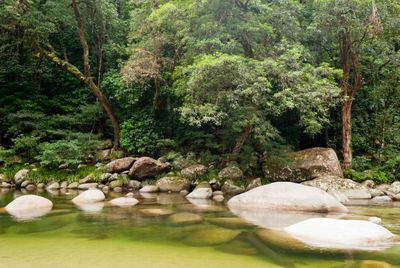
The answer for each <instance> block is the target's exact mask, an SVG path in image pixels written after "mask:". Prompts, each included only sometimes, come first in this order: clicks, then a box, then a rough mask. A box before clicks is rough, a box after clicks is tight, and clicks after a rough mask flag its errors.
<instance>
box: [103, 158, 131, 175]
mask: <svg viewBox="0 0 400 268" xmlns="http://www.w3.org/2000/svg"><path fill="white" fill-rule="evenodd" d="M135 160H136V158H134V157H124V158H120V159H116V160H114V161H111V162H110V163H108V164H107V165H106V166H105V172H108V173H121V172H122V171H125V170H129V169H130V168H131V167H132V164H133V162H135Z"/></svg>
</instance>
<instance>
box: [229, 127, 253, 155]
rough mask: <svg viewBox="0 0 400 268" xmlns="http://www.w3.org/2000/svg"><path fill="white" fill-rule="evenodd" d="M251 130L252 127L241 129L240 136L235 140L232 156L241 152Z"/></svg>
mask: <svg viewBox="0 0 400 268" xmlns="http://www.w3.org/2000/svg"><path fill="white" fill-rule="evenodd" d="M252 130H253V127H252V126H247V127H245V128H244V129H243V131H242V133H241V134H240V136H239V137H238V138H237V139H236V144H235V147H234V148H233V150H232V154H239V153H240V151H241V150H242V146H243V144H244V143H245V142H246V141H247V139H248V138H249V137H250V134H251V131H252Z"/></svg>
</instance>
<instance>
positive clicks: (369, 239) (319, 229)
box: [284, 218, 395, 250]
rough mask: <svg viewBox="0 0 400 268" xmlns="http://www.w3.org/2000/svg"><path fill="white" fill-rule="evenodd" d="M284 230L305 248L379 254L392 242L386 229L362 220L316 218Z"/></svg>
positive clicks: (391, 235) (392, 237) (392, 238)
mask: <svg viewBox="0 0 400 268" xmlns="http://www.w3.org/2000/svg"><path fill="white" fill-rule="evenodd" d="M284 230H285V232H287V233H288V234H289V235H291V236H292V237H293V238H295V239H297V240H299V241H301V242H303V243H304V244H306V245H309V246H311V247H316V248H327V249H353V250H379V249H383V248H385V247H387V246H389V245H390V244H391V243H392V242H393V240H394V239H395V235H394V234H392V233H391V232H390V231H389V230H387V229H386V228H384V227H382V226H380V225H377V224H375V223H372V222H370V221H363V220H339V219H330V218H315V219H308V220H305V221H302V222H299V223H296V224H293V225H291V226H288V227H286V228H285V229H284Z"/></svg>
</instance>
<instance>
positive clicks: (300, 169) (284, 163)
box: [263, 148, 343, 182]
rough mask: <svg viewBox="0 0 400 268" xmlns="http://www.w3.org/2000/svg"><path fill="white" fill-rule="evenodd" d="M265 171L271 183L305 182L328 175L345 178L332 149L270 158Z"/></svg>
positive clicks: (304, 151) (313, 149)
mask: <svg viewBox="0 0 400 268" xmlns="http://www.w3.org/2000/svg"><path fill="white" fill-rule="evenodd" d="M263 171H264V175H265V177H266V178H267V179H269V180H270V181H290V182H303V181H307V180H311V179H314V178H318V177H321V176H326V175H331V176H337V177H343V172H342V169H341V166H340V162H339V159H338V157H337V155H336V153H335V151H334V150H333V149H330V148H310V149H307V150H303V151H298V152H291V153H288V154H287V155H285V156H273V157H269V158H268V159H267V160H266V161H265V162H264V165H263Z"/></svg>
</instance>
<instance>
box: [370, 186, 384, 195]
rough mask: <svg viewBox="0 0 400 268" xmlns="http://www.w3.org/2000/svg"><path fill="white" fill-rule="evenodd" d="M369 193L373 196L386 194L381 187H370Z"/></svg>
mask: <svg viewBox="0 0 400 268" xmlns="http://www.w3.org/2000/svg"><path fill="white" fill-rule="evenodd" d="M369 193H370V194H371V197H375V196H382V195H385V193H384V192H383V191H381V190H379V189H371V188H370V189H369Z"/></svg>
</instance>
